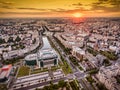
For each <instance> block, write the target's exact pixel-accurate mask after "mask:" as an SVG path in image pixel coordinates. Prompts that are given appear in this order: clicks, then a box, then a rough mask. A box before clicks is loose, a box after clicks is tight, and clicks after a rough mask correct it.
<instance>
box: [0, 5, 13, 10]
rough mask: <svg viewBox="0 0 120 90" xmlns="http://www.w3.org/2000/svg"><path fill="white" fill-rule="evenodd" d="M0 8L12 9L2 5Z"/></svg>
mask: <svg viewBox="0 0 120 90" xmlns="http://www.w3.org/2000/svg"><path fill="white" fill-rule="evenodd" d="M0 8H4V9H13V8H12V7H10V6H6V5H2V6H0Z"/></svg>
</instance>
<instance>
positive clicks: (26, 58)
mask: <svg viewBox="0 0 120 90" xmlns="http://www.w3.org/2000/svg"><path fill="white" fill-rule="evenodd" d="M36 59H37V54H30V55H27V56H26V57H25V60H28V61H31V60H36Z"/></svg>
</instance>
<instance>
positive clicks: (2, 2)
mask: <svg viewBox="0 0 120 90" xmlns="http://www.w3.org/2000/svg"><path fill="white" fill-rule="evenodd" d="M0 4H3V5H13V4H14V2H4V1H0Z"/></svg>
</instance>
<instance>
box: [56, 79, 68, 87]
mask: <svg viewBox="0 0 120 90" xmlns="http://www.w3.org/2000/svg"><path fill="white" fill-rule="evenodd" d="M66 84H67V83H66V82H64V80H60V81H59V82H58V85H59V86H60V87H65V86H66Z"/></svg>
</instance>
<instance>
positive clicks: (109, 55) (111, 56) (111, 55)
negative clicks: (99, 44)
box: [100, 51, 118, 60]
mask: <svg viewBox="0 0 120 90" xmlns="http://www.w3.org/2000/svg"><path fill="white" fill-rule="evenodd" d="M100 54H102V55H104V56H106V57H107V58H108V59H110V60H117V59H118V57H117V55H115V53H114V52H110V51H100Z"/></svg>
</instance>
